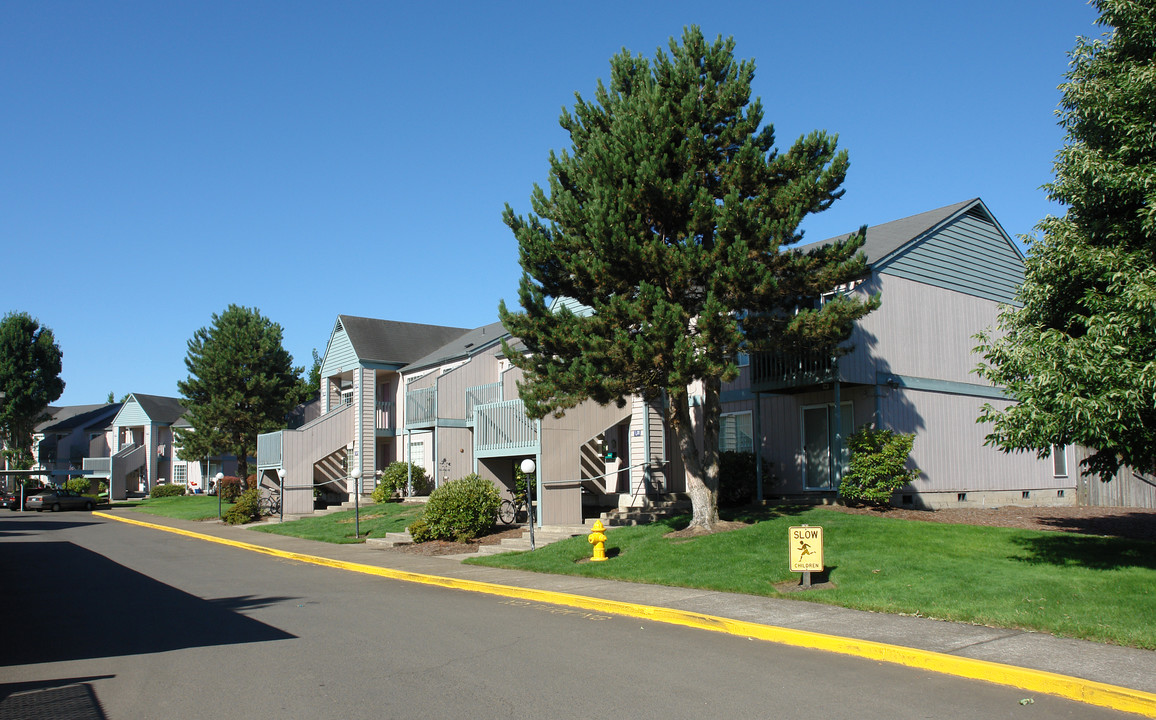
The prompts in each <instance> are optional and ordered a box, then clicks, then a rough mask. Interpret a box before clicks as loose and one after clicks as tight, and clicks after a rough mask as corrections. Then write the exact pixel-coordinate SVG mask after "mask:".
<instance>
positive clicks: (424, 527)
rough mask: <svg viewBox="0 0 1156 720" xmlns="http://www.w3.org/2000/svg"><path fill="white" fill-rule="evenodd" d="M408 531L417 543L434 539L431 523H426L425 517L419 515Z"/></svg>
mask: <svg viewBox="0 0 1156 720" xmlns="http://www.w3.org/2000/svg"><path fill="white" fill-rule="evenodd" d="M406 530H409V534H410V536H412V537H413V541H414V542H415V543H423V542H427V541H429V540H433V539H434V536H433V535H432V534H431V533H430V530H429V523H427V522H426V521H425V516H422V515H419V516H418V517H417V519H416V520H414V521H413V522H412V523H410V526H409V527H408V528H406Z"/></svg>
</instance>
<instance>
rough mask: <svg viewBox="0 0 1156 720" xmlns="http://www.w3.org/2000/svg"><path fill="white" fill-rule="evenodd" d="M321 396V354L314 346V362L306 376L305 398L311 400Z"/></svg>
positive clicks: (305, 400) (306, 400)
mask: <svg viewBox="0 0 1156 720" xmlns="http://www.w3.org/2000/svg"><path fill="white" fill-rule="evenodd" d="M320 397H321V355H319V354H318V353H317V348H313V364H312V365H310V366H309V374H308V375H306V376H305V399H304V400H303V401H302V402H309V401H311V400H316V399H318V398H320Z"/></svg>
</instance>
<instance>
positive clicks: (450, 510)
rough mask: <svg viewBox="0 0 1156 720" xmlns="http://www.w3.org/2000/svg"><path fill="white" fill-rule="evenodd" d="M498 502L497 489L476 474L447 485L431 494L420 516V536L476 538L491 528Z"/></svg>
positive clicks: (436, 538)
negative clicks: (421, 523)
mask: <svg viewBox="0 0 1156 720" xmlns="http://www.w3.org/2000/svg"><path fill="white" fill-rule="evenodd" d="M501 501H502V497H501V495H499V494H498V488H497V487H496V486H495V485H494V484H493V483H492V482H490V481H489V480H486V479H484V478H481V477H478V476H477V475H476V474H474V475H467V476H465V477H464V478H462V479H460V480H453V481H451V482H448V483H446V484H445V485H442V486H441V487H440V488H438V489H437V490H434V491H433V492H432V493H431V494H430V496H429V502H428V503H426V506H425V512H423V513H422V517H421V519H422V521H424V524H425V527H422V526H420V525H419V526H418V529H419V534H422V535H423V536H424V534H425V533H426V532H428V533H429V538H428V539H431V540H456V541H458V542H464V541H466V540H471V539H473V538H476V537H477V536H478V535H481V534H482V533H484V532H486V531H487V530H489V529H490V528H492V527H493V526H494V523H495V522H496V521H497V519H498V505H499V504H500V503H501ZM414 525H418V523H414ZM414 525H411V526H410V530H409V532H410V534H411V535H413V534H414V531H413V527H414ZM414 540H415V541H417V537H415V538H414Z"/></svg>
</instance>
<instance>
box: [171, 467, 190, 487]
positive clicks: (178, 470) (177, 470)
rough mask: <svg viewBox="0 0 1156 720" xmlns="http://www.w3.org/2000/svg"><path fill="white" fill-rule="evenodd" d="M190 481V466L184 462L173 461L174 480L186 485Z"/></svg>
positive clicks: (178, 483)
mask: <svg viewBox="0 0 1156 720" xmlns="http://www.w3.org/2000/svg"><path fill="white" fill-rule="evenodd" d="M188 481H189V466H188V465H186V464H184V463H173V482H174V483H176V484H177V485H184V484H186V483H187V482H188Z"/></svg>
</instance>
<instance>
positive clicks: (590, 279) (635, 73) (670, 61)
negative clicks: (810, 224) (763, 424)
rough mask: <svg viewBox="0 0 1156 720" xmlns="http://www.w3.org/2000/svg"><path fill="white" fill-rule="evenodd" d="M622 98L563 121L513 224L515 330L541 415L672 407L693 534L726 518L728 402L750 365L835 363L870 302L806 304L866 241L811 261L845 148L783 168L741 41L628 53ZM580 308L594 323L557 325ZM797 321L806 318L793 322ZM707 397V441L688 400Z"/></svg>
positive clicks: (597, 100)
mask: <svg viewBox="0 0 1156 720" xmlns="http://www.w3.org/2000/svg"><path fill="white" fill-rule="evenodd" d="M610 66H611V67H610V84H609V87H606V86H604V85H603V84H602V83H601V82H599V84H598V87H597V90H596V91H595V93H594V98H593V100H592V101H587V100H584V99H583V98H582V96H581V95H578V96H576V102H575V105H574V108H573V111H572V112H571V111H568V110H564V111H563V114H562V117H561V120H560V123H561V125H562V127H563V129H565V130H566V131H567V132H568V133H569V135H570V140H571V143H572V147H571V149H570V151H569V152H566V151H563V152H562V154H561V155H560V156H557V155H555V154H553V153H551V155H550V161H549V163H550V175H549V194H547V193H546V192H545V191H544V190H543V189H542V188H540V187H537V186H535V187H534V191H533V194H532V196H531V205H532V208H533V214H531V215H529V216H528V217H523V216H519V215H516V214H515V213H514V211H513V210H512V209H511V208H510V207H509V206H508V205H507V207H506V211H505V221H506V223H507V224H508V225H509V226H510V228H511V229H512V230H513V232H514V235H515V236H516V237H517V239H518V244H519V258H520V263H521V266H522V270H523V275H522V281H521V285H520V289H519V301H520V303H521V306H522V311H521V312H516V313H515V312H510V311H509V310H507V308H506V306H505V304H504V303H503V304H502V306H501V308H500V315H501V319H502V322H503V323H505V326H506V328H507V329H509V330H510V332H511V333H512V334H513V335H514V336H515V337H517V338H519V339H520V340H521V341H522V342H524V343H525V347H526V350H527V351H528V352H527V353H526V354H522V353H511V359H512V361H513V362H514V363H515V364H516V365H518V366H519V367H520V368H522V369H523V370H524V371H525V374H524V380H523V382H522V384H521V386H520V394H521V397H522V399H523V401H524V402H525V405H526V410H527V412H528V413H529V414H530V415H531V416H532V417H542V416H544V415H546V414H548V413H551V412H556V413H560V412H563V411H565V410H566V409H567V408H572V407H574V406H575V405H577V404H578V403H580V402H583V401H584V400H587V399H593V400H595V401H598V402H601V403H607V402H611V401H616V402H618V403H619V404H620V405H621V404H623V403H624V402H625V401H626V398H627V397H629V396H632V395H636V394H639V395H642V396H643V397H645V398H650V399H653V398H658V397H660V396H661V395H663V394H665V396H666V399H667V404H666V407H667V408H668V409H667V411H666V419H667V422H668V423H669V426H670V427H671V428H672V429H673V430H674V433H675V435H676V437H677V443H678V448H679V451H680V453H681V456H682V460H683V464H684V466H685V468H686V473H687V483H688V491H689V494H690V497H691V499H692V504H693V513H694V514H693V519H692V525H693V526H696V527H699V528H702V529H704V530H711V529H713V527H714V525H715V524H716V523H717V521H718V433H719V414H720V404H719V403H720V389H721V384H722V382H723V381H725V380H729V379H733V378H734V377H736V375H737V373H738V364H737V363H738V357H739V354H740V353H743V352H755V351H760V350H790V349H797V348H799V347H817V348H834V346H835V345H836V344H837V343H839V342H840V341H842V340H844V339H845V338H846V337H847V336H848V335H849V333H850V329H851V325H852V323H853V322H854V320H855V319H857V318H858V317H860V316H862V315H863V314H864V313H866V312H868V311H869V310H870V309H871V308H872V307H873V306H874V301H867V302H859V301H855V300H852V299H849V298H840V299H838V300H836V301H834V302H831V303H827V304H825V305H823V306H822V308H821V309H819V308H818V307H813V306H812V303H811V301H812V300H814V299H816V298H818V297H819V296H820V295H821V293H823V292H826V291H829V290H832V289H833V288H834V287H835V286H837V285H839V284H840V283H844V282H847V281H850V280H852V279H854V278H856V277H859V276H861V275H862V274H863V273H864V272H865V267H864V262H863V259H862V257H861V256H859V255H857V249H858V248H859V247H860V245H861V244H862V231H860V233H859V234H852V235H851V236H849V237H848V239H846V240H845V241H840V242H835V243H832V244H830V245H827V246H825V247H823V248H821V249H817V250H812V251H810V252H807V253H802V252H799V251H797V250H788V249H786V248H787V246H790V245H793V244H795V243H797V242H798V241H799V240H801V238H802V233H801V232H800V231H799V224H800V222H802V220H803V219H804V218H805V217H806V216H807V215H808V214H809V213H814V212H819V211H822V210H825V209H826V208H828V207H829V206H830V205H831V203H832V202H834V201H835V200H836V199H837V198H838V197H839V196H840V195H842V190H841V189H840V185H841V183H842V181H843V178H844V175H845V173H846V170H847V165H848V163H847V156H846V153H845V152H840V151H837V150H836V138H835V137H834V136H829V135H827V134H826V133H824V132H814V133H811V134H809V135H806V136H805V137H801V138H799V139H798V140H797V141H795V143H794V144H793V145H792V146H791V147H790V148H789V149H788V150H787V151H786V152H784V153H781V154H780V153H779V152H778V151H777V150H776V149H775V147H774V144H775V137H774V130H773V128H772V127H771V126H770V125H763V108H762V104H761V102H760V101H759V100H757V99H755V100H753V101H752V100H751V80H752V78H753V76H754V70H755V66H754V63H753V62H751V61H741V62H740V61H737V60H736V59H735V57H734V41H733V40H731V39H727V40H724V39H722V38H721V37H720V38H718V39H717V40H715V41H714V42H713V43H712V42H707V41H706V40H705V39H704V38H703V35H702V33H701V31H700V30H699V29H698V28H689V29H687V30H686V31H685V32H684V34H683V37H682V40H681V42H678V41H676V40H675V39H671V41H670V53H669V54H666V53H664V52H662V51H661V50H660V51H659V52H658V53H657V55H656V57H655V59H654V61H653V63H652V62H649V61H647V60H646V59H644V58H643V57H641V56H634V55H631V54H630V53H629V52H627V51H625V50H624V51H623V52H622V53H621V54H619V55H616V56H615V57H614V58H612V59H611V61H610ZM563 297H564V298H571V299H574V300H576V301H578V302H580V303H582V304H583V305H585V306H586V307H588V308H590V310H591V312H589V313H579V314H575V313H571V312H569V311H567V310H565V309H562V310H559V311H557V312H551V300H553V299H556V298H563ZM796 311H798V312H796ZM692 387H694V388H701V389H695V390H694V392H695V393H696V394H698V393H701V408H702V410H701V411H702V428H703V436H704V440H703V442H702V443H701V444H699V443H698V442H696V440H695V428H694V424H693V422H692V413H693V411H692V406H691V401H692V398H691V392H692V390H691V388H692Z"/></svg>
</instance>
